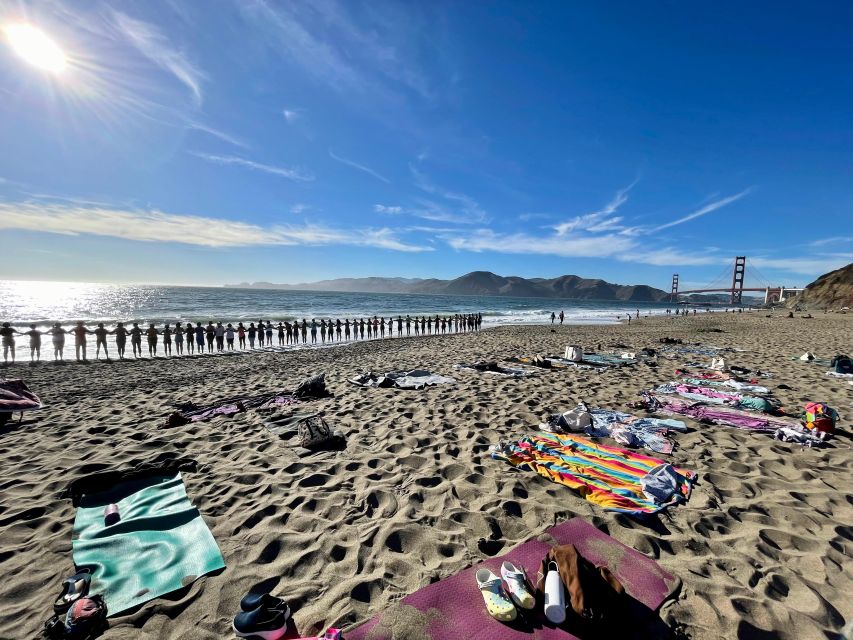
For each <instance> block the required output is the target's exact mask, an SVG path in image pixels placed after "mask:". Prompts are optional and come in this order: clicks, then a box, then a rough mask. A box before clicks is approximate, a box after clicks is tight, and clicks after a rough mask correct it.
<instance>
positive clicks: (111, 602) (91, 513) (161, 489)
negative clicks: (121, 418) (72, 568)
mask: <svg viewBox="0 0 853 640" xmlns="http://www.w3.org/2000/svg"><path fill="white" fill-rule="evenodd" d="M184 463H185V461H183V460H165V461H164V462H163V463H161V464H158V463H153V464H150V465H142V466H140V467H137V469H130V470H126V471H118V472H106V473H100V474H93V475H92V476H88V477H86V478H84V479H82V480H81V481H78V482H76V483H73V484H72V486H71V487H70V488H69V490H68V491H66V495H71V496H72V499H73V500H74V503H75V504H76V505H79V506H78V509H77V514H76V517H75V518H74V533H73V538H72V541H71V548H72V553H73V556H74V564H75V565H76V566H77V567H79V568H81V569H87V568H88V569H90V570H91V572H92V583H91V591H92V592H94V593H99V594H101V595H102V596H103V597H104V600H105V601H106V603H107V606H108V607H109V613H110V615H116V614H119V613H122V612H123V611H127V610H128V609H131V608H133V607H135V606H138V605H140V604H143V603H145V602H148V601H149V600H152V599H153V598H157V597H159V596H162V595H165V594H167V593H171V592H173V591H177V590H178V589H181V588H183V587H186V586H187V585H188V584H190V583H191V582H193V581H194V580H196V579H198V578H199V577H201V576H203V575H205V574H207V573H210V572H212V571H216V570H217V569H221V568H223V567H224V566H225V562H224V561H223V559H222V554H221V553H220V551H219V547H218V546H217V544H216V540H214V538H213V535H212V534H211V533H210V529H208V528H207V525H206V524H205V522H204V520H203V519H202V517H201V514H200V513H199V511H198V509H196V507H194V506H193V504H192V503H191V502H190V499H189V498H188V497H187V493H186V488H185V487H184V482H183V479H182V477H181V474H180V472H174V469H175V468H176V467H181V466H182V465H183V464H184ZM116 480H117V481H116ZM108 504H117V505H118V506H119V508H120V510H121V514H122V517H121V521H120V522H118V523H117V524H114V525H112V526H105V525H104V519H103V514H104V506H105V505H108Z"/></svg>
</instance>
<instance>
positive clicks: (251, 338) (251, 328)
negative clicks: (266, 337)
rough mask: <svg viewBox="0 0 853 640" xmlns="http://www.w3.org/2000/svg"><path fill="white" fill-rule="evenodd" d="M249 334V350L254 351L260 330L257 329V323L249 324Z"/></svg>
mask: <svg viewBox="0 0 853 640" xmlns="http://www.w3.org/2000/svg"><path fill="white" fill-rule="evenodd" d="M247 333H248V334H249V348H250V349H254V348H255V336H256V335H257V333H258V330H257V329H255V323H254V322H250V323H249V330H248V331H247Z"/></svg>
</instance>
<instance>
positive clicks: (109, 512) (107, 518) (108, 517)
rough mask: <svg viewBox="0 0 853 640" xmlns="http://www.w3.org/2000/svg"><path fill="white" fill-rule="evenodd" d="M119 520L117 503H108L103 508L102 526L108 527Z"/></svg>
mask: <svg viewBox="0 0 853 640" xmlns="http://www.w3.org/2000/svg"><path fill="white" fill-rule="evenodd" d="M119 520H121V515H120V514H119V512H118V505H117V504H108V505H107V506H106V508H105V509H104V526H105V527H110V526H112V525H114V524H115V523H116V522H118V521H119Z"/></svg>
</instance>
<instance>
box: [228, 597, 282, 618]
mask: <svg viewBox="0 0 853 640" xmlns="http://www.w3.org/2000/svg"><path fill="white" fill-rule="evenodd" d="M260 607H263V608H264V609H278V610H279V611H283V612H284V617H285V618H289V617H290V607H288V606H287V602H285V601H284V600H282V599H281V598H277V597H275V596H273V595H270V594H269V593H251V592H250V593H248V594H247V595H245V596H243V599H242V600H240V609H241V610H242V611H254V610H255V609H258V608H260Z"/></svg>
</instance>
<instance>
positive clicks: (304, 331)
mask: <svg viewBox="0 0 853 640" xmlns="http://www.w3.org/2000/svg"><path fill="white" fill-rule="evenodd" d="M306 342H308V321H307V320H305V318H302V344H305V343H306Z"/></svg>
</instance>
